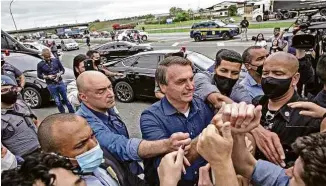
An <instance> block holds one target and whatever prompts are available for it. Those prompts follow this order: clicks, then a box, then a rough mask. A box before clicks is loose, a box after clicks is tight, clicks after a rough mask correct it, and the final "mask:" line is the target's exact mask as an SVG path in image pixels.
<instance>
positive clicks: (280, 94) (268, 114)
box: [251, 52, 321, 167]
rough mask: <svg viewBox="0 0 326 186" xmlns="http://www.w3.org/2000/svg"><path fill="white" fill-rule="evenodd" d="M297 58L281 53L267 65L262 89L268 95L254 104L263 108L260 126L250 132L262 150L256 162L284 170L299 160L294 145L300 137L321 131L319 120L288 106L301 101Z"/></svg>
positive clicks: (275, 55)
mask: <svg viewBox="0 0 326 186" xmlns="http://www.w3.org/2000/svg"><path fill="white" fill-rule="evenodd" d="M298 69H299V62H298V60H297V59H296V57H295V56H293V55H292V54H288V53H285V52H278V53H275V54H272V55H271V56H269V57H268V58H267V59H266V61H265V62H264V66H263V74H262V80H261V85H262V89H263V91H264V93H265V95H264V96H259V97H257V98H255V99H254V100H253V103H254V104H255V105H262V106H263V109H262V118H261V126H259V127H258V128H257V129H254V130H252V131H251V133H252V134H253V136H254V138H255V140H256V144H257V146H258V148H259V150H258V151H257V158H263V159H264V158H267V159H269V160H270V161H272V162H274V163H276V164H279V165H281V166H283V167H284V166H291V163H293V161H295V159H296V158H297V156H296V155H295V154H294V153H293V151H292V148H291V144H292V143H293V142H294V141H295V139H296V138H297V137H300V136H306V135H308V134H310V133H314V132H319V131H320V124H321V120H320V119H314V118H311V117H307V116H303V115H300V111H301V110H300V109H294V108H291V107H289V106H288V105H287V104H288V103H291V102H296V101H300V100H302V99H301V98H300V97H299V95H298V93H297V92H296V91H295V87H296V85H297V83H298V81H299V78H300V74H299V73H298Z"/></svg>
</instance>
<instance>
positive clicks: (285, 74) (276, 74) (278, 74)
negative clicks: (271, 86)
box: [262, 59, 298, 79]
mask: <svg viewBox="0 0 326 186" xmlns="http://www.w3.org/2000/svg"><path fill="white" fill-rule="evenodd" d="M296 74H298V73H296ZM294 75H295V74H294V72H293V69H290V67H289V65H288V64H287V61H281V60H271V59H267V60H266V61H265V63H264V66H263V74H262V77H263V78H266V77H273V78H276V79H288V78H291V77H293V76H294Z"/></svg>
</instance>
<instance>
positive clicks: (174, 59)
mask: <svg viewBox="0 0 326 186" xmlns="http://www.w3.org/2000/svg"><path fill="white" fill-rule="evenodd" d="M171 65H181V66H188V65H189V66H191V68H192V63H191V61H189V60H188V59H186V58H183V57H179V56H170V57H167V58H165V59H164V60H163V61H161V62H160V63H159V65H158V67H157V69H156V71H155V80H156V82H157V83H158V84H159V85H160V84H161V85H167V83H168V82H167V79H166V71H167V68H168V67H169V66H171Z"/></svg>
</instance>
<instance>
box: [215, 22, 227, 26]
mask: <svg viewBox="0 0 326 186" xmlns="http://www.w3.org/2000/svg"><path fill="white" fill-rule="evenodd" d="M215 23H216V24H218V25H219V26H225V25H226V24H225V23H223V22H222V21H215Z"/></svg>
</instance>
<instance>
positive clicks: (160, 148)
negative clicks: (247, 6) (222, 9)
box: [1, 35, 326, 186]
mask: <svg viewBox="0 0 326 186" xmlns="http://www.w3.org/2000/svg"><path fill="white" fill-rule="evenodd" d="M278 37H279V35H275V38H278ZM257 38H258V40H257V41H256V46H251V47H249V48H247V49H246V50H245V51H244V52H243V54H242V55H240V54H239V53H238V52H236V51H233V50H228V49H222V50H220V51H217V53H216V58H215V64H214V65H213V66H212V67H211V68H210V70H209V71H210V72H197V73H194V72H193V65H192V62H190V61H189V60H188V59H187V58H186V57H184V56H183V53H182V52H179V53H176V54H172V55H169V56H166V58H165V59H164V60H162V61H161V62H160V63H159V64H158V67H157V69H156V73H155V81H156V87H155V93H156V95H157V97H158V98H159V101H157V102H156V103H154V104H152V105H151V106H150V107H149V108H147V109H145V110H144V111H143V112H142V114H141V116H140V121H139V124H140V129H141V133H142V139H140V138H131V137H130V136H129V133H128V129H127V127H126V125H125V123H124V121H123V120H124V118H122V117H120V115H119V113H118V110H117V109H116V107H115V95H114V91H113V87H112V81H111V80H110V79H111V77H112V76H121V75H122V74H119V73H115V72H111V71H110V70H109V69H107V68H106V67H104V66H102V65H101V64H100V62H99V59H100V56H99V53H98V52H96V51H88V52H87V53H86V55H85V54H79V55H77V56H76V57H75V58H74V59H73V71H74V75H75V77H76V80H75V81H73V82H71V83H70V84H68V86H67V87H66V86H65V85H64V83H63V82H62V78H61V75H62V74H63V73H64V68H63V66H62V64H61V62H60V60H58V59H57V58H51V55H50V51H49V50H47V49H45V50H43V51H42V56H43V60H42V61H41V62H40V63H39V64H38V66H37V75H38V78H40V79H44V80H45V82H46V83H47V86H48V89H49V92H50V93H51V96H52V97H53V98H54V100H55V103H56V105H57V107H58V110H59V112H60V113H57V114H51V115H49V116H48V117H46V118H45V119H44V120H43V121H42V122H38V120H37V116H36V115H35V114H34V112H33V111H32V110H31V109H30V108H29V106H28V105H27V104H26V103H25V102H24V101H23V100H22V99H21V98H19V92H20V89H21V87H22V86H23V83H24V77H22V74H21V73H18V72H16V75H12V76H8V75H7V74H8V73H2V75H1V171H2V177H1V183H2V184H3V185H8V186H10V185H15V186H16V185H56V186H61V185H92V186H93V185H105V186H118V185H122V186H136V185H139V186H141V185H144V186H145V185H150V186H156V185H161V186H177V185H178V186H190V185H200V186H212V185H224V186H237V185H239V186H245V185H249V184H252V185H266V186H268V185H271V186H272V185H276V186H285V185H289V186H310V185H314V186H322V185H325V182H326V133H325V132H326V56H321V57H320V58H319V59H318V62H316V66H315V68H314V65H313V64H311V61H309V60H306V59H308V57H307V56H306V55H302V51H300V50H298V49H296V53H295V54H294V55H293V54H292V53H290V52H284V51H283V52H282V51H275V52H272V53H270V52H268V50H267V49H266V47H265V46H264V44H257V43H258V42H261V38H263V35H259V36H258V37H257ZM277 46H279V47H281V46H280V44H279V43H278V45H277ZM302 59H305V60H302ZM309 59H310V56H309ZM1 60H2V63H4V64H6V63H5V61H4V59H3V58H2V59H1ZM90 61H91V63H92V65H93V67H92V68H91V69H92V70H87V69H86V68H85V65H86V64H88V62H90ZM4 67H6V66H5V65H3V64H2V66H1V70H2V71H6V70H8V69H9V70H12V69H13V71H14V72H15V69H14V68H9V67H6V68H4ZM243 67H245V69H246V72H244V73H243V72H242V71H241V68H243ZM242 73H243V74H242ZM312 77H313V78H312ZM314 77H318V79H319V80H320V82H321V83H322V84H323V89H322V90H321V91H320V92H319V93H318V94H316V95H315V96H312V95H313V94H312V92H309V89H307V90H308V92H309V93H311V94H309V96H303V94H301V93H300V92H299V91H300V90H301V91H303V88H301V89H300V84H301V86H302V85H306V86H304V87H309V86H307V85H308V84H309V83H310V84H311V83H315V81H312V80H311V79H315V78H314ZM17 78H18V79H19V84H18V83H17V81H16V79H17ZM62 103H64V104H65V105H66V107H67V108H68V111H69V113H65V112H66V111H65V108H64V105H63V104H62ZM135 123H138V121H135ZM141 174H144V178H143V179H142V178H141V177H140V176H139V175H141Z"/></svg>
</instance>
